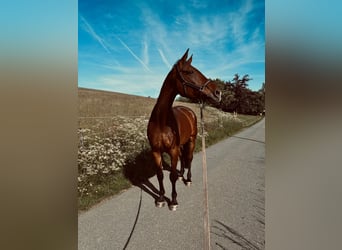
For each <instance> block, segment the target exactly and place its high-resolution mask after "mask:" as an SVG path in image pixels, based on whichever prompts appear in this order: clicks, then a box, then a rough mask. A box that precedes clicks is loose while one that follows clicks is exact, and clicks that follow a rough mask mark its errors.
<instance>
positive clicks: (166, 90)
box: [151, 72, 178, 126]
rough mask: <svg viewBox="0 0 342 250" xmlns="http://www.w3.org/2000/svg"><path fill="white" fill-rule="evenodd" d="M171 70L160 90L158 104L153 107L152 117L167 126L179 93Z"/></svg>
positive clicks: (161, 124)
mask: <svg viewBox="0 0 342 250" xmlns="http://www.w3.org/2000/svg"><path fill="white" fill-rule="evenodd" d="M171 75H172V74H171V72H170V74H168V76H167V77H166V79H165V81H164V83H163V86H162V88H161V90H160V93H159V97H158V100H157V103H156V105H155V106H154V108H153V111H152V115H151V118H152V119H153V120H155V121H157V122H158V123H159V125H160V126H165V125H166V123H167V120H168V118H169V117H170V114H172V104H173V101H174V100H175V98H176V95H177V94H178V91H177V89H176V88H175V85H176V83H175V82H174V80H173V79H172V77H171Z"/></svg>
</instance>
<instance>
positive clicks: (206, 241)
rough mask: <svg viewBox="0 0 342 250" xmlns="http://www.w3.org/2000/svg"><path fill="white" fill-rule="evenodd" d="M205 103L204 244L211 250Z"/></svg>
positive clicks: (203, 165) (202, 107)
mask: <svg viewBox="0 0 342 250" xmlns="http://www.w3.org/2000/svg"><path fill="white" fill-rule="evenodd" d="M203 109H204V103H203V101H201V102H200V110H201V133H202V157H203V158H202V169H203V171H202V172H203V191H204V202H203V203H204V220H203V221H204V224H203V226H204V237H203V239H204V244H203V249H205V250H210V225H209V204H208V176H207V158H206V153H205V136H204V118H203Z"/></svg>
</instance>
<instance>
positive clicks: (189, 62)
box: [186, 55, 192, 66]
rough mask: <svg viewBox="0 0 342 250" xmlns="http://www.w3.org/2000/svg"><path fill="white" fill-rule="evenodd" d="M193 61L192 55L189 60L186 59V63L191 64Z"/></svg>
mask: <svg viewBox="0 0 342 250" xmlns="http://www.w3.org/2000/svg"><path fill="white" fill-rule="evenodd" d="M191 62H192V55H191V56H190V58H189V60H187V61H186V63H187V64H188V65H189V66H190V64H191Z"/></svg>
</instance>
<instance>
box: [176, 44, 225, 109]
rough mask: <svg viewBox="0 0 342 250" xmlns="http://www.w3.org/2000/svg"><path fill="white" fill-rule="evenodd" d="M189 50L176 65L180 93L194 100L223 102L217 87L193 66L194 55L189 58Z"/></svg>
mask: <svg viewBox="0 0 342 250" xmlns="http://www.w3.org/2000/svg"><path fill="white" fill-rule="evenodd" d="M188 52H189V49H187V50H186V52H185V54H184V55H183V57H182V58H181V59H179V60H178V61H177V63H176V64H175V65H174V70H175V72H176V79H177V89H178V92H179V93H180V94H181V95H182V96H184V97H187V98H190V99H193V100H212V101H215V102H220V101H221V91H219V90H218V88H217V85H216V84H215V83H214V82H213V81H211V80H209V79H208V78H207V77H205V76H204V75H203V74H202V73H201V72H200V71H199V70H198V69H196V68H195V67H193V66H192V65H191V62H192V55H191V56H190V58H189V59H187V57H188Z"/></svg>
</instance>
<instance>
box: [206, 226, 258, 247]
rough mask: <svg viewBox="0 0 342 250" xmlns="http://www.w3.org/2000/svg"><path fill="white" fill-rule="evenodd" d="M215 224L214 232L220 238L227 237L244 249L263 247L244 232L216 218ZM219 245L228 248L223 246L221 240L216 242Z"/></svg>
mask: <svg viewBox="0 0 342 250" xmlns="http://www.w3.org/2000/svg"><path fill="white" fill-rule="evenodd" d="M214 222H215V223H214V225H213V226H212V231H211V233H212V234H215V235H217V236H218V237H220V238H223V239H227V240H229V241H231V242H232V243H234V244H236V245H238V246H240V247H241V248H242V249H253V250H260V249H261V248H260V247H258V246H257V245H256V244H255V243H253V242H251V241H250V240H248V239H246V237H244V236H243V235H242V234H240V233H239V232H238V231H236V230H234V229H233V228H231V227H229V226H227V225H225V224H224V223H222V222H220V221H218V220H215V221H214ZM215 244H216V245H217V246H219V247H220V248H221V249H228V247H225V246H223V245H222V244H221V243H219V242H215Z"/></svg>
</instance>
